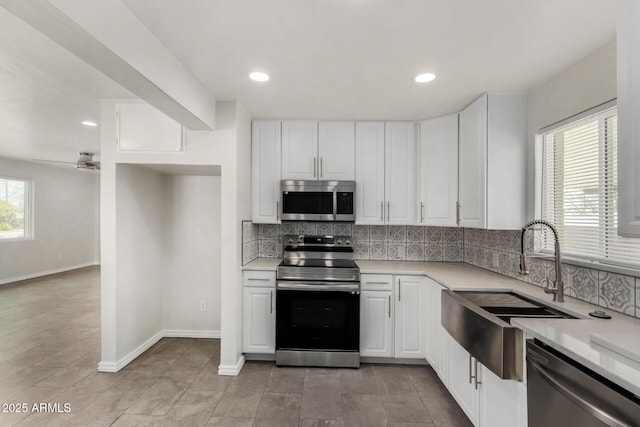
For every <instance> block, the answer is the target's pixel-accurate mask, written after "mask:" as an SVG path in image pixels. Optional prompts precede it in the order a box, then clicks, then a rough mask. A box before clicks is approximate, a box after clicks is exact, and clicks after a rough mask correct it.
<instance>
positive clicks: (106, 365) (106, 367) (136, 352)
mask: <svg viewBox="0 0 640 427" xmlns="http://www.w3.org/2000/svg"><path fill="white" fill-rule="evenodd" d="M163 332H164V331H160V332H158V333H157V334H155V335H154V336H152V337H151V338H149V339H148V340H146V341H145V342H143V343H142V344H140V345H139V346H138V347H137V348H135V349H133V350H132V351H130V352H129V354H127V355H126V356H124V357H123V358H122V359H120V360H118V361H117V362H115V363H114V362H104V361H102V362H100V363H98V371H100V372H118V371H119V370H120V369H122V368H124V367H125V366H127V365H128V364H129V363H131V362H132V361H133V360H135V359H136V358H137V357H138V356H140V355H141V354H142V353H144V352H145V351H147V350H148V349H149V348H151V346H152V345H154V344H155V343H157V342H158V341H160V340H161V339H162V338H163V334H162V333H163Z"/></svg>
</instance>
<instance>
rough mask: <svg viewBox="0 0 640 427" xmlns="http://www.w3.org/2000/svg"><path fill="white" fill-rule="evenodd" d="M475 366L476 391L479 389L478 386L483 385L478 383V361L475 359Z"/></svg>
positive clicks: (480, 382)
mask: <svg viewBox="0 0 640 427" xmlns="http://www.w3.org/2000/svg"><path fill="white" fill-rule="evenodd" d="M474 362H475V363H474V365H475V375H474V376H473V378H474V381H475V387H476V390H477V389H478V384H482V381H478V359H474Z"/></svg>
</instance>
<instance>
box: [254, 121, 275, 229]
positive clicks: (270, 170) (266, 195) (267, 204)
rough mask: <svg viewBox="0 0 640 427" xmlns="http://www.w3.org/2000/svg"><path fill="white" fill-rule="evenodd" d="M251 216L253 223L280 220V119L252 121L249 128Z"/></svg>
mask: <svg viewBox="0 0 640 427" xmlns="http://www.w3.org/2000/svg"><path fill="white" fill-rule="evenodd" d="M251 152H252V156H251V172H252V174H251V195H252V196H251V217H252V220H253V222H255V223H263V224H269V223H278V222H280V218H279V217H278V216H279V214H278V212H279V208H280V206H279V200H280V155H281V153H280V122H279V121H275V120H265V121H255V122H253V124H252V130H251Z"/></svg>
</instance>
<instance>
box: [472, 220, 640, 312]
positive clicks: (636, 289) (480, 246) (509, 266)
mask: <svg viewBox="0 0 640 427" xmlns="http://www.w3.org/2000/svg"><path fill="white" fill-rule="evenodd" d="M532 240H533V239H527V241H526V243H525V244H526V245H529V246H528V247H527V250H530V249H531V248H532V245H534V244H536V245H539V242H535V243H534V242H532ZM464 262H466V263H468V264H472V265H476V266H478V267H481V268H484V269H487V270H491V271H494V272H496V273H500V274H503V275H505V276H509V277H512V278H514V279H519V280H523V281H525V282H527V283H530V284H532V285H535V286H545V285H546V283H547V280H555V275H556V272H555V264H554V262H553V261H552V260H542V259H533V258H529V259H528V260H527V262H528V264H527V265H528V270H529V275H527V276H524V277H523V276H520V275H519V274H518V272H519V270H520V230H513V231H512V230H508V231H504V230H477V229H471V228H465V229H464ZM562 280H563V282H564V293H565V295H568V296H571V297H573V298H577V299H581V300H583V301H587V302H590V303H592V304H597V305H599V306H601V307H604V308H607V309H609V310H614V311H617V312H619V313H624V314H628V315H630V316H635V317H638V318H640V277H634V276H627V275H623V274H616V273H612V272H608V271H603V270H598V269H594V268H587V267H580V266H576V265H571V264H565V263H563V264H562Z"/></svg>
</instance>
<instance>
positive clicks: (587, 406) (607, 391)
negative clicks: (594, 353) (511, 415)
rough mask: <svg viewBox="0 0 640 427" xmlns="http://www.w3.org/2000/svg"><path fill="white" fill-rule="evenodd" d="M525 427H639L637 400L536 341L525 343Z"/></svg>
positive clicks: (639, 418) (639, 405) (638, 405)
mask: <svg viewBox="0 0 640 427" xmlns="http://www.w3.org/2000/svg"><path fill="white" fill-rule="evenodd" d="M527 406H528V408H527V412H528V419H529V427H543V426H544V427H567V426H580V427H595V426H598V427H601V426H615V427H621V426H640V398H639V397H638V396H635V395H633V394H632V393H630V392H628V391H627V390H624V389H622V388H621V387H619V386H617V385H616V384H614V383H612V382H611V381H609V380H607V379H606V378H603V377H601V376H599V375H598V374H596V373H594V372H592V371H590V370H588V369H587V368H585V367H584V366H582V365H580V364H579V363H577V362H575V361H574V360H572V359H570V358H568V357H567V356H565V355H563V354H561V353H559V352H557V351H556V350H554V349H552V348H550V347H548V346H546V345H545V344H543V343H541V342H539V341H537V340H527Z"/></svg>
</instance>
